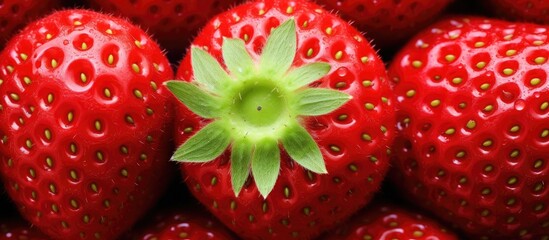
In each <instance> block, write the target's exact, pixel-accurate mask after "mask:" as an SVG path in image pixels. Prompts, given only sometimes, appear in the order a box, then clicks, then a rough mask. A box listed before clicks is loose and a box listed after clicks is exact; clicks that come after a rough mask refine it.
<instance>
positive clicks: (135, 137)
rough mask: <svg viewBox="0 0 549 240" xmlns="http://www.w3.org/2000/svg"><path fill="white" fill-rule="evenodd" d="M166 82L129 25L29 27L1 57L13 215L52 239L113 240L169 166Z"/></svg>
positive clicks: (90, 20) (71, 15) (76, 20)
mask: <svg viewBox="0 0 549 240" xmlns="http://www.w3.org/2000/svg"><path fill="white" fill-rule="evenodd" d="M172 77H173V72H172V70H171V68H170V65H169V62H168V60H167V59H166V57H165V56H164V55H163V54H162V52H161V50H160V49H159V47H158V46H157V45H156V44H155V43H154V42H153V41H152V40H151V39H150V38H149V37H148V36H147V35H146V34H145V32H143V31H142V30H140V29H139V28H137V27H135V26H133V25H131V24H130V23H128V22H127V21H124V20H122V19H118V18H114V17H112V16H108V15H103V14H100V13H95V12H91V11H85V10H66V11H59V12H56V13H54V14H52V15H50V16H48V17H46V18H44V19H41V20H39V21H36V22H34V23H32V24H30V25H29V26H27V27H26V28H25V29H24V30H23V31H22V32H21V33H20V34H19V35H18V36H16V37H15V38H14V39H12V40H11V41H10V42H9V43H8V45H7V47H6V48H5V49H4V51H3V52H2V53H1V55H0V79H1V80H2V81H0V83H1V85H0V96H2V97H1V99H0V122H1V123H2V124H0V139H1V142H0V153H1V154H0V155H1V160H0V173H1V175H2V177H3V182H4V184H5V188H6V191H7V192H8V194H9V195H10V197H11V199H12V200H13V201H14V202H15V203H16V204H17V206H18V209H19V211H20V212H21V214H22V215H23V216H24V217H25V218H26V219H27V220H29V221H30V222H31V223H32V224H33V225H35V226H37V227H38V228H39V229H41V230H42V231H43V232H44V233H46V234H48V235H49V236H51V237H52V238H56V239H96V238H98V237H99V238H104V239H113V238H116V236H118V235H119V234H120V233H122V232H123V231H125V230H126V229H128V228H129V227H130V226H131V225H132V224H133V223H134V222H135V221H136V220H137V219H138V218H139V217H140V216H141V215H142V214H143V213H144V212H145V211H146V210H147V209H148V208H149V207H150V206H151V205H152V204H154V203H155V201H156V199H157V198H158V197H159V196H160V195H161V194H162V193H163V191H164V189H165V188H166V186H167V184H168V182H169V180H170V178H171V177H170V176H172V173H173V171H170V170H171V169H170V168H173V166H172V165H171V164H170V163H169V157H170V156H169V154H171V151H172V147H171V144H170V143H169V142H170V140H169V136H168V132H169V131H170V129H171V127H170V121H171V119H172V115H173V114H172V110H171V109H170V106H171V105H170V102H171V100H170V97H169V96H170V95H168V94H167V92H166V91H167V89H165V88H164V87H163V84H162V83H163V81H165V80H168V79H170V78H172Z"/></svg>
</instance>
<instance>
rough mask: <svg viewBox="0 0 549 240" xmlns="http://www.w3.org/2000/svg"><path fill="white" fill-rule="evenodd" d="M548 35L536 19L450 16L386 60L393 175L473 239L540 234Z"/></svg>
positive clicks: (548, 125) (547, 173) (544, 206)
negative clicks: (392, 111)
mask: <svg viewBox="0 0 549 240" xmlns="http://www.w3.org/2000/svg"><path fill="white" fill-rule="evenodd" d="M547 39H548V32H547V28H546V27H545V26H541V25H533V24H525V23H511V22H505V21H500V20H495V19H487V18H482V17H454V18H448V19H445V20H443V21H440V22H439V23H437V24H435V25H434V26H431V27H429V28H427V29H425V31H423V32H422V33H420V34H418V35H417V36H416V37H415V38H414V39H413V40H412V41H411V42H410V43H408V45H406V46H405V47H404V48H403V49H402V51H401V52H400V53H399V54H398V55H397V56H396V57H395V59H394V62H393V63H392V64H391V67H390V69H389V74H390V77H391V79H392V80H393V82H394V91H395V94H396V95H397V101H398V104H397V122H398V124H397V129H398V134H397V138H396V140H395V145H394V148H393V150H394V151H395V154H394V159H393V160H394V162H393V164H394V167H395V168H394V170H395V171H394V174H393V180H394V183H395V185H397V186H398V187H399V188H400V190H401V191H402V192H403V194H404V196H405V198H407V199H410V200H412V201H414V202H416V203H418V204H419V205H421V206H422V207H423V208H425V209H428V210H429V211H431V212H433V213H435V214H436V215H438V216H439V217H441V218H443V219H446V220H447V221H448V222H451V223H453V224H455V225H457V226H459V228H461V229H462V230H464V231H465V232H466V233H468V234H469V236H470V237H471V238H473V239H480V238H483V239H547V238H548V236H547V235H548V234H549V208H548V207H549V206H548V202H549V193H548V192H549V191H548V188H547V186H546V185H547V180H548V179H549V168H548V167H547V166H548V162H547V161H548V158H547V157H548V154H549V151H548V148H547V145H548V144H549V121H547V117H548V114H549V99H548V98H547V96H548V91H549V89H548V85H547V69H548V68H547V58H548V57H549V47H548V45H547Z"/></svg>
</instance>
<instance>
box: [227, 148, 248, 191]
mask: <svg viewBox="0 0 549 240" xmlns="http://www.w3.org/2000/svg"><path fill="white" fill-rule="evenodd" d="M252 147H253V145H252V144H251V143H250V142H249V141H248V140H247V139H239V140H236V141H235V142H234V143H233V146H232V152H231V182H232V184H233V191H234V195H235V196H238V193H239V192H240V190H241V189H242V186H244V183H245V182H246V179H248V176H249V174H250V163H251V162H252V152H253V149H252Z"/></svg>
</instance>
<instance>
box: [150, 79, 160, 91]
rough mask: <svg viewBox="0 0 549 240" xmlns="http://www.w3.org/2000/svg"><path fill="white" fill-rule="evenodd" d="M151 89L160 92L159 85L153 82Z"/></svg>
mask: <svg viewBox="0 0 549 240" xmlns="http://www.w3.org/2000/svg"><path fill="white" fill-rule="evenodd" d="M151 88H152V89H153V90H155V91H156V90H158V85H156V83H155V82H153V81H151Z"/></svg>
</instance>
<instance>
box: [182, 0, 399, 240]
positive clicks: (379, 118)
mask: <svg viewBox="0 0 549 240" xmlns="http://www.w3.org/2000/svg"><path fill="white" fill-rule="evenodd" d="M290 17H292V18H294V19H295V20H296V25H297V27H296V29H297V55H296V58H295V59H294V63H293V65H294V66H301V65H303V64H305V63H310V62H318V61H322V62H327V63H329V64H330V65H331V70H330V72H329V73H328V75H327V76H325V77H323V78H321V79H320V80H318V81H317V82H315V83H313V85H314V86H317V87H322V88H331V89H338V90H340V91H343V92H345V93H347V94H349V95H351V96H353V99H352V100H350V101H349V102H348V103H346V104H345V105H343V106H342V107H341V108H339V109H337V110H335V111H333V112H331V113H329V114H326V115H323V116H318V117H309V118H304V119H303V122H304V123H305V128H306V129H307V130H308V131H309V133H311V135H312V136H313V139H314V140H315V141H316V142H317V144H318V146H319V147H320V149H321V152H322V155H323V158H324V161H325V163H326V167H327V170H328V174H324V175H317V174H313V173H312V172H310V171H305V170H304V169H303V168H302V167H301V166H300V165H298V164H297V163H295V162H294V161H293V160H292V159H290V157H289V156H288V155H287V154H286V153H284V152H283V153H282V154H281V169H280V174H279V176H278V180H277V182H276V184H275V186H274V189H273V191H272V192H271V193H270V194H269V195H268V197H267V198H266V199H263V197H261V196H260V194H259V192H258V189H257V187H256V186H255V183H253V181H251V179H249V181H248V183H247V184H246V185H245V186H244V188H243V190H242V191H241V192H240V194H239V196H238V197H235V194H234V193H233V190H232V186H231V176H230V174H229V173H230V163H229V156H230V154H229V153H226V154H224V155H222V156H221V157H219V158H217V159H215V160H214V161H212V162H209V163H204V164H202V163H201V164H181V168H182V174H183V175H184V179H185V181H186V183H187V185H188V186H189V188H190V189H191V192H192V194H193V195H195V196H196V197H197V198H198V199H199V200H200V202H201V203H202V204H203V205H205V206H206V207H207V208H208V209H209V210H210V211H211V212H212V213H213V214H214V215H215V216H217V217H218V218H219V219H220V220H221V221H222V222H223V223H224V224H225V225H227V226H228V227H229V228H231V229H232V230H233V231H234V232H236V233H237V234H238V235H239V236H241V237H242V238H247V239H291V238H299V239H310V238H314V237H315V236H318V235H319V234H320V233H321V232H323V231H325V230H327V229H329V228H331V227H333V226H334V225H335V224H336V223H337V222H339V221H342V220H344V219H345V218H347V217H348V216H350V215H351V214H352V213H354V212H355V211H356V210H358V209H360V208H361V207H362V206H364V205H365V204H367V203H368V202H369V200H370V199H371V198H372V196H373V194H374V193H375V192H376V191H377V190H378V189H379V187H380V183H381V181H382V180H383V178H384V176H385V174H386V171H387V170H388V166H389V165H388V164H389V162H388V160H389V157H388V147H389V145H390V144H391V142H392V139H393V136H394V125H393V123H394V107H393V101H394V99H393V95H392V93H391V91H390V86H389V83H388V80H387V75H386V72H385V70H384V64H383V62H382V61H381V60H380V58H379V56H378V55H377V54H376V52H375V51H374V50H373V49H372V47H371V46H370V45H369V44H368V42H367V40H366V39H364V37H363V36H362V35H361V34H360V33H359V32H358V31H357V30H356V29H354V28H352V27H351V26H350V25H349V24H348V23H347V22H345V21H344V20H342V19H340V18H338V17H337V16H335V15H333V14H331V13H329V12H328V11H326V10H324V9H322V8H321V7H320V6H318V5H316V4H313V3H311V2H309V1H304V0H293V1H275V0H265V1H253V2H249V3H246V4H243V5H240V6H238V7H236V8H233V9H231V10H230V11H228V12H225V13H222V14H220V15H218V16H216V17H215V18H213V19H212V20H211V21H210V22H209V23H208V24H207V25H206V27H205V28H204V29H203V31H202V32H201V33H200V34H199V35H198V37H197V38H196V39H195V41H194V42H193V45H195V46H200V47H204V49H207V50H208V52H209V53H210V54H212V56H214V57H215V58H216V59H217V60H218V61H221V59H222V57H221V55H222V54H221V43H222V41H223V38H224V37H227V38H241V39H243V40H244V41H245V43H246V45H245V46H246V48H247V50H248V52H250V54H251V56H252V58H254V59H257V58H258V54H259V53H260V52H261V49H262V47H263V44H264V43H265V41H266V39H267V37H268V35H269V34H268V33H269V31H270V29H272V28H275V27H277V26H278V25H280V24H281V23H283V22H284V21H285V20H288V19H289V18H290ZM340 51H341V52H340ZM338 52H340V53H339V54H338ZM340 54H341V55H340ZM338 56H339V57H338ZM177 78H178V79H183V80H185V81H190V80H191V79H193V72H192V68H191V59H190V56H189V55H188V56H187V57H186V58H185V59H184V60H183V61H182V63H181V65H180V67H179V69H178V73H177ZM365 106H368V107H370V106H371V107H373V108H371V109H370V110H368V107H365ZM177 108H178V111H177V113H176V116H177V119H178V120H176V124H177V125H176V141H177V142H178V143H179V144H181V143H182V142H184V141H185V140H186V139H188V138H189V137H190V136H192V135H193V134H194V133H195V132H197V131H198V130H199V129H201V128H202V127H203V126H205V124H206V123H207V122H205V121H204V120H203V119H201V118H199V117H198V116H196V115H194V114H193V113H191V112H190V111H189V110H188V109H187V108H186V107H184V106H183V105H182V104H179V105H178V107H177Z"/></svg>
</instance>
